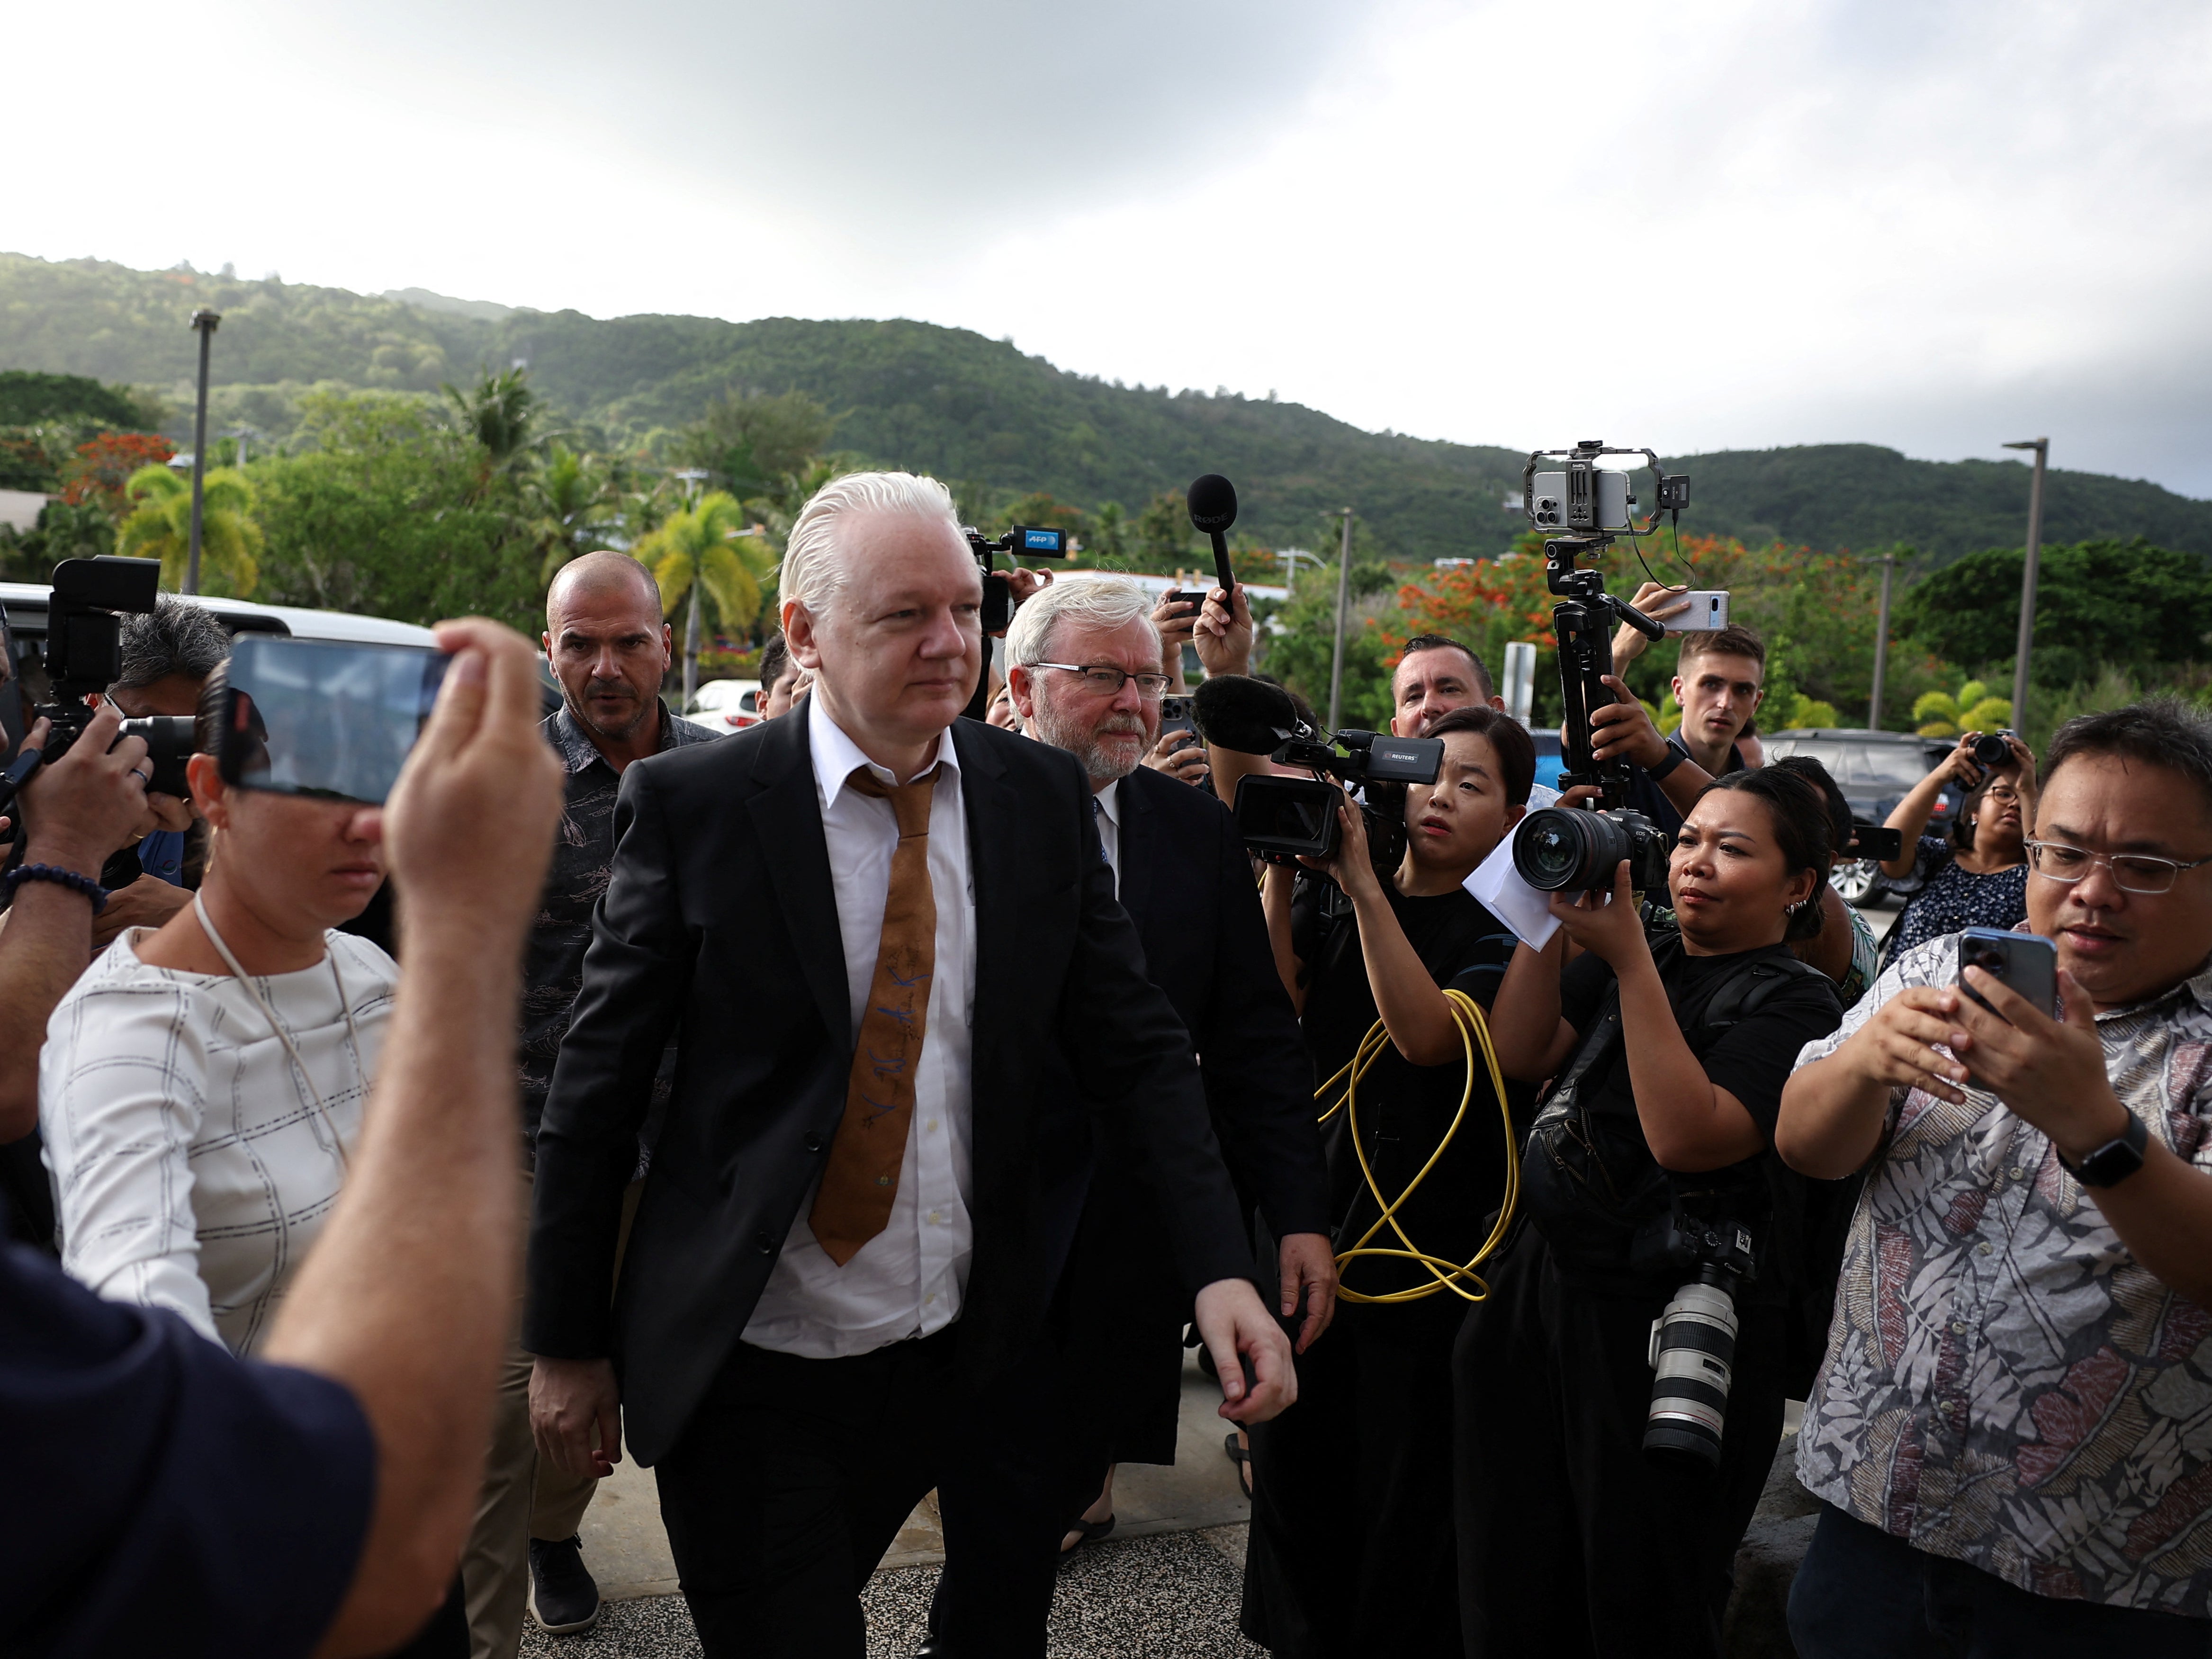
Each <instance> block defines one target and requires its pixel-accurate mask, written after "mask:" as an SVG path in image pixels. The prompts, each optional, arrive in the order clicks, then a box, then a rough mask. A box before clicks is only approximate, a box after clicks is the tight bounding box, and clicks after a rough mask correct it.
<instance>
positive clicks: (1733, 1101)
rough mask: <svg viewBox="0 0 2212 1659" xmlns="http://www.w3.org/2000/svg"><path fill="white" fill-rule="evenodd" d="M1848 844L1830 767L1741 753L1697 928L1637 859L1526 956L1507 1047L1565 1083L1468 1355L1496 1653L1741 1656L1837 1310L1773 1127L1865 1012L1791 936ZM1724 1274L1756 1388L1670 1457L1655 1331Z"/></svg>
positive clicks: (1511, 980)
mask: <svg viewBox="0 0 2212 1659" xmlns="http://www.w3.org/2000/svg"><path fill="white" fill-rule="evenodd" d="M1830 836H1831V830H1830V823H1829V812H1828V808H1827V805H1826V803H1825V802H1824V801H1823V800H1822V799H1820V795H1819V793H1818V792H1817V791H1816V790H1814V787H1812V786H1811V785H1809V784H1808V782H1807V781H1805V780H1804V779H1803V778H1802V777H1800V776H1797V775H1794V774H1793V773H1790V772H1788V771H1782V770H1778V769H1772V768H1767V769H1761V770H1759V771H1742V772H1732V773H1730V774H1729V775H1727V776H1726V777H1724V778H1722V779H1720V780H1718V781H1716V782H1714V783H1712V784H1711V785H1710V786H1708V787H1707V788H1706V789H1705V793H1703V794H1702V795H1701V796H1700V797H1699V799H1698V801H1697V804H1696V805H1695V806H1694V807H1693V808H1692V811H1691V812H1690V814H1689V816H1688V817H1687V818H1686V820H1685V821H1684V823H1683V825H1682V828H1681V829H1680V833H1679V836H1678V837H1677V840H1676V844H1675V846H1674V850H1673V852H1672V854H1671V855H1670V857H1669V860H1668V877H1667V885H1668V893H1667V897H1668V898H1669V899H1670V900H1671V901H1672V904H1673V908H1674V916H1675V918H1676V919H1677V924H1678V926H1677V927H1676V928H1674V929H1655V930H1652V931H1650V932H1647V928H1646V925H1645V923H1644V919H1643V917H1642V915H1640V914H1639V912H1638V906H1637V902H1636V896H1635V895H1634V894H1633V893H1632V892H1631V891H1630V890H1629V888H1628V870H1629V866H1628V865H1627V864H1626V862H1625V861H1624V862H1623V863H1622V864H1620V866H1619V867H1618V869H1617V871H1616V872H1614V875H1613V880H1612V881H1611V882H1610V883H1609V884H1608V887H1609V889H1610V890H1609V891H1605V892H1599V893H1585V894H1583V895H1580V896H1569V895H1567V894H1564V893H1557V894H1553V896H1552V898H1551V911H1552V914H1553V916H1555V917H1556V918H1557V919H1558V920H1559V924H1560V927H1559V934H1558V935H1557V936H1556V937H1554V938H1553V940H1552V941H1551V943H1550V944H1549V945H1547V946H1546V947H1545V948H1544V949H1543V950H1542V951H1532V950H1530V949H1529V948H1528V946H1527V945H1522V946H1521V947H1520V948H1519V949H1518V950H1517V951H1516V953H1515V956H1514V960H1513V965H1512V967H1511V969H1510V970H1509V971H1508V973H1507V975H1506V979H1505V983H1504V986H1503V987H1501V988H1500V990H1499V992H1498V1000H1497V1003H1496V1005H1495V1006H1494V1007H1493V1009H1492V1033H1493V1036H1494V1037H1495V1040H1496V1042H1497V1046H1498V1062H1499V1064H1500V1066H1503V1067H1504V1070H1505V1071H1506V1072H1507V1073H1508V1074H1510V1075H1511V1076H1515V1077H1519V1078H1523V1079H1530V1080H1535V1079H1552V1083H1551V1089H1550V1092H1549V1093H1548V1094H1547V1096H1546V1097H1544V1099H1543V1102H1542V1104H1541V1107H1540V1109H1539V1110H1538V1112H1537V1115H1536V1120H1535V1122H1534V1126H1533V1127H1532V1128H1531V1130H1530V1133H1529V1137H1528V1146H1527V1150H1526V1151H1525V1152H1524V1154H1523V1156H1522V1164H1521V1200H1522V1226H1521V1227H1520V1228H1519V1230H1518V1231H1517V1232H1516V1237H1515V1238H1514V1240H1513V1243H1511V1245H1510V1246H1509V1248H1508V1249H1507V1252H1506V1255H1505V1256H1504V1259H1503V1261H1501V1262H1500V1264H1499V1266H1498V1273H1497V1276H1496V1278H1495V1279H1493V1281H1492V1293H1491V1295H1490V1297H1488V1299H1486V1301H1484V1302H1482V1303H1481V1304H1479V1305H1478V1306H1477V1307H1476V1308H1475V1309H1474V1310H1473V1311H1472V1312H1470V1313H1469V1315H1468V1318H1467V1321H1466V1325H1465V1328H1464V1329H1463V1330H1462V1333H1461V1335H1460V1340H1459V1346H1458V1348H1457V1351H1456V1352H1455V1355H1454V1359H1453V1373H1454V1379H1455V1395H1456V1406H1457V1413H1456V1423H1455V1427H1456V1446H1455V1452H1456V1487H1457V1491H1456V1498H1457V1510H1456V1514H1457V1522H1458V1542H1459V1552H1460V1585H1461V1595H1462V1616H1463V1618H1464V1620H1465V1621H1466V1631H1467V1652H1468V1654H1469V1655H1470V1656H1484V1655H1488V1656H1499V1659H1504V1656H1509V1655H1510V1656H1521V1655H1526V1654H1534V1653H1543V1654H1556V1653H1568V1654H1574V1653H1581V1654H1590V1655H1596V1656H1606V1659H1613V1656H1620V1659H1626V1656H1631V1655H1633V1656H1637V1659H1645V1656H1651V1655H1662V1654H1663V1655H1684V1656H1689V1655H1695V1656H1701V1659H1703V1656H1715V1655H1717V1654H1718V1653H1719V1651H1720V1632H1721V1615H1722V1613H1723V1609H1724V1607H1725V1606H1726V1603H1727V1599H1728V1592H1729V1574H1730V1567H1731V1564H1732V1562H1733V1560H1734V1558H1735V1549H1736V1546H1737V1544H1738V1543H1739V1542H1740V1541H1741V1538H1742V1536H1743V1532H1744V1528H1746V1526H1747V1525H1748V1524H1749V1522H1750V1519H1751V1513H1752V1510H1753V1507H1754V1506H1755V1505H1756V1504H1757V1503H1758V1501H1759V1492H1760V1490H1761V1488H1762V1487H1763V1486H1764V1485H1765V1480H1766V1477H1767V1473H1768V1470H1769V1468H1770V1466H1771V1464H1772V1462H1773V1459H1774V1453H1775V1447H1776V1444H1777V1443H1778V1439H1779V1437H1780V1435H1781V1429H1782V1407H1783V1401H1784V1398H1785V1395H1786V1392H1787V1390H1786V1387H1785V1382H1786V1380H1787V1379H1789V1377H1790V1370H1791V1367H1792V1365H1793V1364H1799V1363H1802V1364H1807V1365H1809V1364H1812V1363H1814V1360H1815V1359H1816V1358H1817V1350H1818V1337H1817V1336H1813V1337H1810V1338H1809V1339H1806V1340H1797V1330H1798V1327H1799V1326H1801V1325H1809V1324H1811V1323H1814V1322H1819V1321H1817V1316H1816V1315H1815V1316H1813V1317H1807V1316H1805V1315H1804V1313H1803V1311H1802V1305H1801V1306H1799V1307H1793V1302H1796V1303H1797V1304H1802V1303H1803V1302H1804V1301H1806V1300H1808V1299H1813V1298H1817V1296H1818V1294H1819V1286H1818V1285H1817V1283H1816V1282H1815V1281H1816V1279H1817V1273H1816V1271H1815V1270H1814V1268H1813V1267H1812V1265H1811V1263H1810V1261H1809V1260H1808V1257H1809V1256H1810V1255H1811V1254H1812V1252H1811V1251H1810V1250H1809V1249H1808V1246H1807V1243H1806V1234H1807V1231H1808V1216H1807V1208H1808V1206H1807V1204H1806V1194H1805V1186H1804V1182H1802V1180H1801V1179H1800V1178H1799V1177H1797V1176H1794V1175H1791V1174H1790V1172H1789V1171H1788V1170H1786V1169H1784V1167H1783V1165H1782V1164H1781V1162H1780V1160H1779V1159H1778V1158H1776V1156H1775V1154H1774V1149H1773V1130H1774V1121H1775V1115H1776V1112H1777V1110H1778V1108H1779V1105H1780V1103H1781V1097H1782V1087H1783V1085H1784V1082H1785V1081H1786V1080H1787V1079H1788V1077H1789V1075H1790V1066H1791V1065H1792V1064H1793V1063H1794V1062H1795V1060H1796V1057H1797V1054H1798V1051H1799V1050H1800V1049H1801V1048H1802V1047H1803V1046H1804V1045H1805V1044H1806V1043H1807V1042H1811V1041H1813V1040H1814V1039H1816V1038H1818V1037H1821V1036H1826V1035H1827V1034H1828V1033H1829V1032H1831V1031H1832V1030H1834V1029H1835V1028H1836V1026H1837V1025H1838V1024H1839V1023H1840V1021H1841V1019H1842V1009H1841V1007H1840V1006H1839V1005H1838V1001H1837V999H1836V994H1835V988H1834V987H1833V985H1832V983H1831V982H1830V981H1829V980H1828V978H1827V977H1826V975H1823V974H1822V973H1820V971H1819V970H1818V969H1814V968H1812V967H1810V966H1808V964H1806V963H1802V962H1801V961H1799V960H1798V959H1797V957H1796V956H1795V955H1794V954H1793V953H1792V951H1791V949H1790V945H1791V943H1792V942H1793V941H1794V940H1796V939H1802V938H1805V937H1808V936H1810V935H1813V934H1815V933H1818V932H1819V931H1820V927H1821V926H1822V922H1821V913H1822V907H1821V902H1820V888H1821V886H1822V884H1824V883H1825V882H1826V879H1827V876H1828V869H1829V865H1830V862H1831V859H1832V849H1831V846H1830ZM1570 941H1571V942H1572V943H1573V944H1574V945H1576V946H1577V947H1578V948H1579V950H1580V951H1581V954H1580V955H1579V956H1577V957H1576V958H1575V959H1574V961H1573V962H1571V963H1568V964H1567V965H1566V966H1565V972H1564V973H1562V971H1561V959H1562V957H1563V955H1564V947H1565V945H1566V944H1567V943H1568V942H1570ZM1746 1243H1747V1244H1748V1247H1749V1254H1748V1258H1747V1257H1746V1255H1745V1253H1744V1248H1743V1247H1744V1246H1745V1244H1746ZM1707 1264H1711V1269H1710V1271H1707V1270H1706V1269H1707ZM1701 1278H1703V1279H1708V1280H1717V1281H1718V1282H1719V1285H1721V1287H1722V1288H1723V1289H1726V1290H1727V1291H1729V1296H1730V1299H1732V1301H1733V1304H1734V1310H1733V1316H1734V1317H1735V1320H1736V1322H1737V1329H1736V1332H1735V1350H1734V1358H1733V1371H1734V1375H1733V1381H1732V1383H1730V1384H1729V1386H1727V1387H1726V1389H1725V1392H1724V1396H1723V1399H1724V1404H1723V1407H1721V1416H1722V1419H1723V1420H1722V1422H1721V1424H1720V1426H1719V1429H1718V1437H1717V1441H1718V1443H1717V1448H1715V1447H1712V1446H1711V1444H1710V1443H1709V1441H1710V1430H1711V1427H1712V1425H1711V1424H1710V1423H1708V1424H1707V1425H1705V1429H1706V1431H1707V1432H1705V1433H1703V1434H1699V1435H1697V1436H1695V1438H1696V1440H1697V1442H1698V1443H1699V1445H1701V1446H1703V1447H1704V1448H1705V1453H1706V1454H1707V1455H1706V1456H1705V1457H1702V1458H1701V1457H1700V1456H1699V1455H1697V1454H1696V1453H1695V1452H1686V1451H1680V1450H1677V1451H1674V1452H1673V1453H1672V1454H1671V1455H1672V1456H1673V1457H1674V1459H1675V1460H1677V1461H1675V1462H1672V1463H1668V1462H1662V1461H1660V1460H1659V1459H1656V1458H1655V1457H1654V1456H1653V1455H1652V1454H1651V1453H1650V1452H1647V1450H1646V1439H1645V1435H1646V1425H1647V1419H1648V1417H1649V1414H1650V1409H1651V1403H1652V1396H1653V1381H1654V1373H1653V1368H1652V1364H1651V1361H1650V1344H1651V1343H1652V1340H1653V1325H1654V1322H1655V1321H1656V1320H1658V1319H1659V1318H1660V1317H1661V1316H1662V1312H1665V1311H1666V1310H1668V1304H1669V1302H1670V1299H1672V1298H1674V1297H1677V1296H1678V1295H1680V1293H1681V1292H1680V1287H1683V1286H1685V1285H1686V1283H1687V1282H1690V1281H1696V1280H1699V1279H1701ZM1829 1282H1830V1284H1831V1285H1832V1275H1831V1276H1830V1281H1829ZM1685 1299H1689V1298H1685ZM1822 1323H1824V1322H1822ZM1702 1334H1705V1335H1706V1336H1710V1335H1711V1328H1710V1327H1704V1328H1702ZM1679 1387H1680V1385H1679V1384H1678V1385H1674V1388H1670V1390H1669V1392H1670V1393H1672V1392H1674V1389H1675V1388H1679ZM1710 1405H1711V1401H1710V1399H1709V1398H1708V1399H1707V1400H1705V1401H1704V1402H1703V1405H1701V1406H1700V1407H1699V1409H1700V1410H1703V1409H1704V1407H1705V1406H1710ZM1716 1452H1717V1468H1716V1467H1714V1466H1713V1465H1712V1463H1711V1462H1710V1461H1709V1459H1710V1457H1711V1455H1713V1454H1715V1453H1716ZM1662 1455H1665V1454H1662Z"/></svg>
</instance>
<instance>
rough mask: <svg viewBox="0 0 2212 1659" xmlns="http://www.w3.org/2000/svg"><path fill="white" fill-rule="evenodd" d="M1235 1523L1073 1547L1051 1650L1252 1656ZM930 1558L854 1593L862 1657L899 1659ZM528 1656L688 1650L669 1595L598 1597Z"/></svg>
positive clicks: (680, 1615)
mask: <svg viewBox="0 0 2212 1659" xmlns="http://www.w3.org/2000/svg"><path fill="white" fill-rule="evenodd" d="M1243 1556H1244V1528H1242V1527H1221V1528H1215V1529H1213V1530H1212V1531H1210V1532H1176V1533H1158V1534H1154V1535H1152V1537H1149V1538H1133V1539H1127V1540H1115V1539H1110V1538H1109V1539H1108V1540H1106V1541H1104V1542H1103V1543H1098V1544H1091V1545H1087V1546H1085V1547H1084V1548H1083V1550H1082V1551H1081V1552H1079V1554H1078V1556H1077V1558H1076V1559H1074V1560H1073V1561H1071V1562H1070V1563H1068V1565H1066V1567H1064V1568H1062V1569H1061V1571H1060V1591H1059V1594H1058V1595H1057V1596H1056V1597H1055V1598H1054V1601H1053V1607H1052V1633H1051V1640H1050V1643H1049V1644H1048V1653H1049V1654H1050V1655H1051V1656H1052V1659H1062V1656H1066V1659H1077V1656H1091V1655H1096V1654H1103V1653H1110V1654H1112V1655H1114V1656H1115V1659H1155V1656H1157V1659H1264V1655H1265V1650H1263V1649H1261V1648H1258V1647H1255V1646H1254V1645H1253V1644H1251V1643H1249V1642H1248V1641H1246V1640H1245V1639H1244V1638H1243V1637H1242V1636H1241V1635H1239V1634H1238V1633H1237V1598H1238V1595H1239V1593H1240V1589H1241V1587H1242V1584H1243ZM936 1584H937V1569H936V1568H935V1567H909V1568H908V1569H906V1570H905V1571H902V1572H879V1573H878V1574H877V1575H876V1577H875V1578H874V1580H873V1581H872V1583H870V1584H869V1585H868V1588H867V1589H866V1591H865V1592H864V1593H863V1594H862V1595H861V1597H860V1601H861V1605H862V1606H863V1607H866V1609H867V1615H868V1659H908V1656H910V1655H911V1654H912V1653H913V1652H914V1650H915V1649H916V1648H917V1647H919V1646H920V1645H921V1638H922V1632H923V1630H924V1621H925V1620H926V1619H927V1616H928V1613H929V1597H930V1593H931V1591H932V1590H933V1589H935V1587H936ZM522 1651H523V1652H524V1654H526V1655H528V1656H532V1659H696V1656H697V1655H698V1653H699V1638H697V1637H696V1636H695V1635H694V1634H693V1633H692V1630H691V1616H690V1613H687V1612H685V1611H684V1598H683V1597H682V1596H680V1595H659V1596H653V1597H649V1598H647V1600H644V1601H610V1602H609V1603H607V1607H606V1611H605V1613H604V1614H603V1615H602V1616H601V1618H600V1620H599V1626H598V1628H597V1629H595V1630H592V1631H591V1632H588V1633H587V1634H586V1635H583V1636H547V1635H546V1634H544V1632H541V1631H539V1630H538V1629H537V1628H536V1627H535V1626H530V1627H528V1629H527V1633H526V1635H525V1636H524V1637H523V1640H522Z"/></svg>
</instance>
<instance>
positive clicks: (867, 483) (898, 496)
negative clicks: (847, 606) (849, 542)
mask: <svg viewBox="0 0 2212 1659" xmlns="http://www.w3.org/2000/svg"><path fill="white" fill-rule="evenodd" d="M851 513H904V514H906V515H907V516H908V517H909V518H915V519H921V520H926V521H931V522H935V523H939V524H942V525H944V526H945V528H947V529H948V530H950V531H951V532H953V534H955V535H956V536H957V535H958V534H959V533H960V518H959V514H958V513H957V512H956V511H955V510H954V508H953V505H952V492H951V490H949V489H946V488H945V486H944V485H943V484H941V483H939V482H938V481H937V480H936V479H934V478H925V477H917V476H916V475H915V474H914V473H911V472H848V473H847V474H845V476H844V477H842V478H832V479H831V480H830V481H829V483H826V484H823V486H822V488H821V489H817V490H816V491H815V492H814V494H813V495H811V497H809V498H808V500H807V503H806V505H805V507H801V508H799V518H798V520H796V521H795V522H794V523H793V525H792V526H791V535H790V537H789V538H787V540H786V541H785V543H784V550H783V565H782V568H781V570H780V571H779V572H778V574H777V580H778V584H779V585H778V588H777V592H779V593H780V594H781V596H782V597H783V598H784V599H796V600H798V601H799V604H801V605H805V607H806V611H807V614H808V615H809V616H811V617H823V616H826V615H827V614H828V612H829V602H830V601H831V600H832V599H836V597H837V594H838V592H840V591H841V590H842V588H843V587H844V586H845V579H846V576H847V575H848V574H849V573H848V571H847V568H846V565H845V559H844V556H843V553H842V550H841V549H840V547H839V545H838V535H837V521H838V520H840V519H842V518H845V517H846V516H848V514H851Z"/></svg>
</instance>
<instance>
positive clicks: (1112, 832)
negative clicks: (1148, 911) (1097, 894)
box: [1091, 778, 1121, 897]
mask: <svg viewBox="0 0 2212 1659" xmlns="http://www.w3.org/2000/svg"><path fill="white" fill-rule="evenodd" d="M1091 799H1093V800H1095V801H1097V803H1098V815H1097V816H1098V840H1099V842H1100V843H1101V844H1102V845H1103V847H1104V848H1106V862H1107V863H1109V864H1110V865H1112V866H1114V892H1115V896H1117V897H1118V896H1120V894H1121V779H1119V778H1116V779H1115V780H1114V781H1113V782H1111V783H1109V784H1108V785H1107V786H1106V787H1104V788H1103V789H1101V790H1099V791H1098V792H1097V793H1096V794H1094V795H1092V796H1091Z"/></svg>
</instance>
